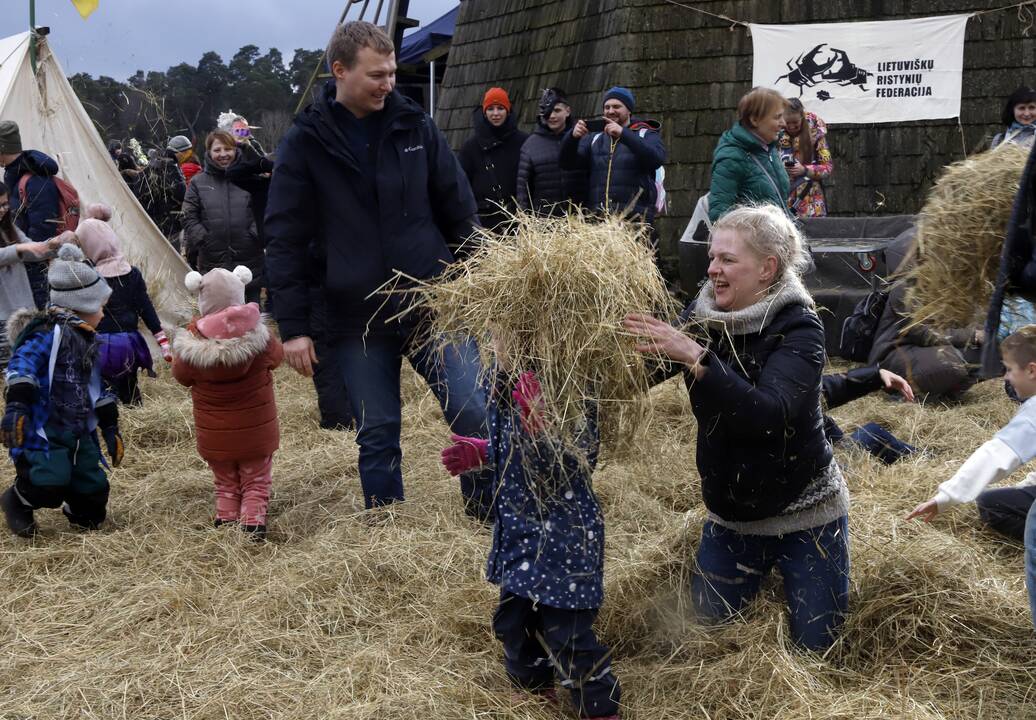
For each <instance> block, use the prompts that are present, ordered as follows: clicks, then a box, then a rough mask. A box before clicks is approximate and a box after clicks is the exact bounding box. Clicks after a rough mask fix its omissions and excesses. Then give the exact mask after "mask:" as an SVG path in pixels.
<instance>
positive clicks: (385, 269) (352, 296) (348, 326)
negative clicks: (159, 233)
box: [191, 83, 475, 340]
mask: <svg viewBox="0 0 1036 720" xmlns="http://www.w3.org/2000/svg"><path fill="white" fill-rule="evenodd" d="M334 98H335V88H334V84H333V83H329V84H328V86H327V87H326V88H325V91H324V96H323V98H322V99H320V100H317V101H316V102H314V103H313V104H311V105H310V106H309V107H307V108H306V109H305V110H303V111H302V112H301V113H300V114H299V115H298V116H297V117H296V118H295V125H294V127H292V129H291V130H289V131H288V134H287V135H285V136H284V139H283V140H282V141H281V144H280V147H278V149H277V169H276V170H275V171H274V173H273V178H272V180H271V182H270V196H269V204H268V205H267V209H266V237H267V239H268V241H269V242H268V245H267V257H268V258H269V262H268V268H269V274H270V287H271V288H272V289H273V291H274V292H275V293H276V295H277V302H276V304H275V306H274V312H275V314H276V316H277V323H278V324H279V326H280V331H281V337H282V339H286V340H287V339H291V338H294V337H299V336H300V335H310V334H311V332H312V330H311V328H310V314H311V313H310V310H311V302H310V288H311V286H312V285H313V272H314V268H313V267H311V264H310V263H311V258H312V257H313V254H314V253H315V254H316V255H317V256H318V257H322V258H326V262H325V263H324V265H323V267H321V268H320V270H321V271H322V273H323V278H322V281H321V283H320V284H321V285H323V287H324V291H325V294H326V300H327V306H328V308H329V309H331V308H333V310H334V312H329V313H328V318H327V337H328V338H332V337H334V336H336V335H341V334H361V333H363V332H365V331H368V329H369V331H370V332H372V333H379V332H381V333H383V332H385V329H386V328H385V322H386V320H387V318H389V317H391V316H393V315H395V314H396V313H398V312H399V310H400V309H401V308H400V303H401V301H402V298H401V297H400V296H399V295H390V296H388V297H387V298H386V297H384V296H378V295H373V296H372V293H373V292H374V291H375V290H377V289H378V288H379V287H381V286H382V285H383V284H384V283H385V282H386V281H388V280H391V279H392V278H394V277H395V271H396V270H399V271H400V272H402V273H405V274H406V275H408V276H410V277H414V278H419V279H422V280H423V279H429V278H433V277H436V276H437V275H439V274H441V273H442V272H443V270H444V269H445V268H446V266H447V265H448V264H449V263H451V262H453V260H454V256H453V252H451V247H450V246H451V245H454V246H460V245H461V244H463V243H464V242H466V241H467V239H468V238H469V237H470V236H471V232H472V228H473V225H472V220H473V219H474V218H475V200H474V198H472V196H471V187H470V186H469V185H468V179H467V178H466V177H465V176H464V173H463V171H462V170H461V169H460V165H459V164H458V163H457V158H456V156H454V154H453V152H451V151H450V148H449V145H447V143H446V138H444V137H443V135H442V133H440V132H439V129H438V128H437V127H436V126H435V123H434V122H432V119H431V118H430V117H428V115H426V114H425V113H424V111H423V110H421V108H420V107H419V106H418V105H417V104H416V103H415V102H413V101H412V100H409V99H407V98H405V97H403V96H402V95H400V94H399V92H393V93H392V94H391V95H389V96H388V97H387V98H386V99H385V109H384V110H382V111H381V114H382V117H381V119H380V127H381V131H380V134H379V139H378V142H377V153H376V156H375V158H374V160H373V164H372V167H373V175H365V174H364V173H363V169H362V168H363V167H366V166H367V165H368V163H365V162H363V161H361V159H359V158H357V157H356V155H355V153H354V151H353V149H352V146H351V145H350V142H349V141H348V139H347V138H346V137H345V135H344V132H343V128H344V126H343V125H342V123H341V122H339V120H338V118H337V117H336V111H335V106H336V105H337V102H336V101H335V99H334ZM338 108H339V109H340V110H342V111H343V112H344V108H341V106H338ZM197 181H198V178H197V177H196V178H195V179H194V180H193V181H192V182H191V187H194V184H195V183H196V182H197ZM311 248H312V249H311ZM397 330H398V327H393V328H392V331H393V332H395V331H397Z"/></svg>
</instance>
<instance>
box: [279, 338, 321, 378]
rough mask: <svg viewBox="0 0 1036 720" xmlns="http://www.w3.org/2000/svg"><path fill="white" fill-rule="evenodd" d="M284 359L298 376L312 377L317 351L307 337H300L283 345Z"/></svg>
mask: <svg viewBox="0 0 1036 720" xmlns="http://www.w3.org/2000/svg"><path fill="white" fill-rule="evenodd" d="M284 359H285V360H287V361H288V365H290V366H291V367H292V369H293V370H294V371H295V372H297V373H298V374H299V375H304V376H305V377H313V365H315V364H316V362H317V351H316V349H315V348H314V347H313V341H312V340H311V339H310V338H309V337H307V336H305V335H302V336H299V337H297V338H292V339H291V340H288V341H287V342H286V343H284Z"/></svg>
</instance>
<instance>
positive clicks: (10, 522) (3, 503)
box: [0, 487, 38, 538]
mask: <svg viewBox="0 0 1036 720" xmlns="http://www.w3.org/2000/svg"><path fill="white" fill-rule="evenodd" d="M0 507H2V508H3V509H4V520H5V521H6V522H7V527H9V528H11V532H13V533H14V534H15V535H18V536H19V537H24V538H28V537H32V536H33V535H35V534H36V530H37V529H38V528H37V527H36V519H35V518H33V516H32V508H31V507H29V506H28V505H26V504H25V503H23V502H22V501H21V498H19V497H18V495H17V494H16V493H15V491H14V488H13V487H9V488H7V490H6V492H4V494H3V495H0Z"/></svg>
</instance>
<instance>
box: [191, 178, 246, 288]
mask: <svg viewBox="0 0 1036 720" xmlns="http://www.w3.org/2000/svg"><path fill="white" fill-rule="evenodd" d="M183 225H184V231H185V236H186V240H187V247H188V249H193V248H197V250H198V271H199V272H201V273H206V272H208V271H209V270H212V269H213V268H218V267H219V268H225V269H227V270H233V269H234V267H235V266H237V265H247V266H248V269H249V270H251V271H252V283H250V286H254V285H256V284H259V283H260V282H261V277H262V272H263V247H262V244H261V243H260V242H259V237H258V235H257V234H256V229H255V217H254V216H253V214H252V199H251V195H250V194H249V193H248V192H246V191H245V190H242V189H241V188H240V187H238V186H237V185H235V184H234V183H233V182H231V181H230V180H229V179H227V176H226V173H225V172H224V171H223V170H222V169H220V168H219V167H217V166H216V164H215V163H213V162H212V160H211V158H206V161H205V171H204V172H201V173H198V174H197V175H195V176H194V178H193V179H192V180H191V186H190V187H189V188H188V189H187V196H186V197H185V198H184V201H183Z"/></svg>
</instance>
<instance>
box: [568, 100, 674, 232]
mask: <svg viewBox="0 0 1036 720" xmlns="http://www.w3.org/2000/svg"><path fill="white" fill-rule="evenodd" d="M661 127H662V126H661V124H659V123H658V122H656V121H654V120H636V119H631V120H630V124H629V126H628V127H625V128H623V130H622V135H621V136H620V137H619V140H618V142H616V143H614V144H613V142H612V139H611V138H610V137H608V136H607V135H605V134H604V133H603V132H599V133H596V132H591V133H587V134H586V135H584V136H583V137H581V138H580V139H578V140H576V139H575V137H573V136H572V131H571V130H569V131H568V132H567V133H565V136H564V138H562V140H561V155H560V161H561V167H562V169H564V170H583V171H584V172H587V171H588V172H589V173H590V178H589V190H588V192H587V205H589V206H590V207H591V208H593V209H607V210H608V211H609V212H613V213H621V212H623V211H625V210H626V207H627V206H628V205H629V204H630V202H632V201H633V199H634V198H636V202H635V203H634V205H633V214H635V215H640V216H641V217H643V218H644V220H645V221H647V222H651V221H652V220H654V218H655V201H656V200H657V198H658V190H657V189H656V188H655V172H656V171H657V170H658V168H660V167H662V164H663V163H665V160H666V151H665V146H664V145H662V136H661V135H659V132H658V131H659V130H660V129H661ZM613 147H614V152H613ZM638 191H639V193H640V194H639V195H638V194H637V193H638ZM606 193H607V198H606V197H605V194H606Z"/></svg>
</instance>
